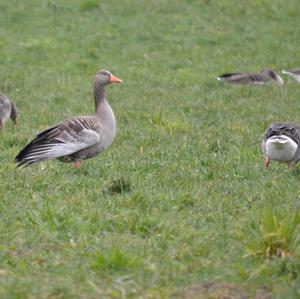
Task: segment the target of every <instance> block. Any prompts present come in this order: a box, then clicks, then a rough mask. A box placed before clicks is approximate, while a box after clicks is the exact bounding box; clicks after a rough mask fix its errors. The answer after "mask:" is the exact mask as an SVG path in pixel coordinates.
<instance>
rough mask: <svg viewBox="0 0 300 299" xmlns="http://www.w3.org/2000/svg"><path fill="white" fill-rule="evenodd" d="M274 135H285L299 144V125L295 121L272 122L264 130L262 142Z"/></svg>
mask: <svg viewBox="0 0 300 299" xmlns="http://www.w3.org/2000/svg"><path fill="white" fill-rule="evenodd" d="M275 135H286V136H288V137H290V138H292V139H293V140H294V141H295V142H296V143H297V144H298V145H300V126H299V125H298V124H295V123H279V122H278V123H272V124H270V125H269V127H268V128H267V129H266V131H265V135H264V138H263V140H264V142H265V141H267V139H269V138H270V137H272V136H275Z"/></svg>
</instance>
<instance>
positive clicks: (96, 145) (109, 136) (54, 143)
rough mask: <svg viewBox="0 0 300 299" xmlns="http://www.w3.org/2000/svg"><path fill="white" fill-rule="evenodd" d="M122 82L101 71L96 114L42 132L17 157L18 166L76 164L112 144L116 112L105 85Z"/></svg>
mask: <svg viewBox="0 0 300 299" xmlns="http://www.w3.org/2000/svg"><path fill="white" fill-rule="evenodd" d="M110 83H122V80H121V79H119V78H117V77H115V76H113V75H112V74H111V73H110V72H109V71H106V70H101V71H98V72H97V74H96V77H95V83H94V101H95V110H96V114H95V115H93V116H78V117H73V118H70V119H67V120H65V121H63V122H61V123H59V124H57V125H55V126H53V127H51V128H49V129H47V130H45V131H42V132H41V133H39V134H38V135H37V137H36V138H35V139H34V140H32V141H31V142H30V143H29V144H28V145H27V146H25V148H24V149H23V150H22V151H21V152H20V153H19V154H18V155H17V156H16V158H15V162H16V163H17V164H18V166H21V165H24V166H28V165H30V164H33V163H36V162H41V161H45V160H49V159H59V160H60V161H62V162H74V163H75V166H76V167H79V166H80V161H82V160H84V159H90V158H93V157H95V156H96V155H98V154H99V153H101V152H102V151H104V150H105V149H106V148H107V147H108V146H109V145H110V144H111V143H112V142H113V139H114V136H115V131H116V122H115V117H114V113H113V111H112V109H111V107H110V105H109V103H108V102H107V100H106V96H105V86H106V85H107V84H110Z"/></svg>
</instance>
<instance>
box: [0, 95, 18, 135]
mask: <svg viewBox="0 0 300 299" xmlns="http://www.w3.org/2000/svg"><path fill="white" fill-rule="evenodd" d="M17 117H18V112H17V108H16V105H15V104H14V103H13V102H12V101H10V100H9V98H8V97H7V96H5V95H4V94H0V129H2V128H5V124H6V122H7V121H8V119H9V118H11V119H12V121H13V122H14V123H15V124H17Z"/></svg>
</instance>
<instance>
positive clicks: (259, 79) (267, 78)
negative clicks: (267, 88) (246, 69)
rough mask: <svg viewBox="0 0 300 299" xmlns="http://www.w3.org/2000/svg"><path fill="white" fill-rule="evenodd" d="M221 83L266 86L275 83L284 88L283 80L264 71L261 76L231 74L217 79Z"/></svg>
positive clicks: (272, 72)
mask: <svg viewBox="0 0 300 299" xmlns="http://www.w3.org/2000/svg"><path fill="white" fill-rule="evenodd" d="M217 80H219V81H227V82H230V83H233V84H257V85H264V84H267V83H269V82H271V81H272V82H274V83H275V84H276V85H278V86H283V85H284V81H283V79H282V78H281V77H280V76H279V75H277V74H276V73H275V72H274V71H272V70H265V71H262V72H261V73H260V74H255V73H231V74H223V75H221V76H219V77H218V78H217Z"/></svg>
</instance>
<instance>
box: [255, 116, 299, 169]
mask: <svg viewBox="0 0 300 299" xmlns="http://www.w3.org/2000/svg"><path fill="white" fill-rule="evenodd" d="M299 145H300V125H298V124H295V123H279V122H276V123H272V124H270V125H269V126H268V128H267V129H266V131H265V134H264V137H263V140H262V143H261V148H262V152H263V154H264V157H265V167H266V168H268V166H269V164H270V161H271V160H274V161H279V162H284V163H286V164H287V165H288V167H289V168H292V167H293V166H294V165H295V164H296V163H297V162H298V161H299V160H300V148H299Z"/></svg>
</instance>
